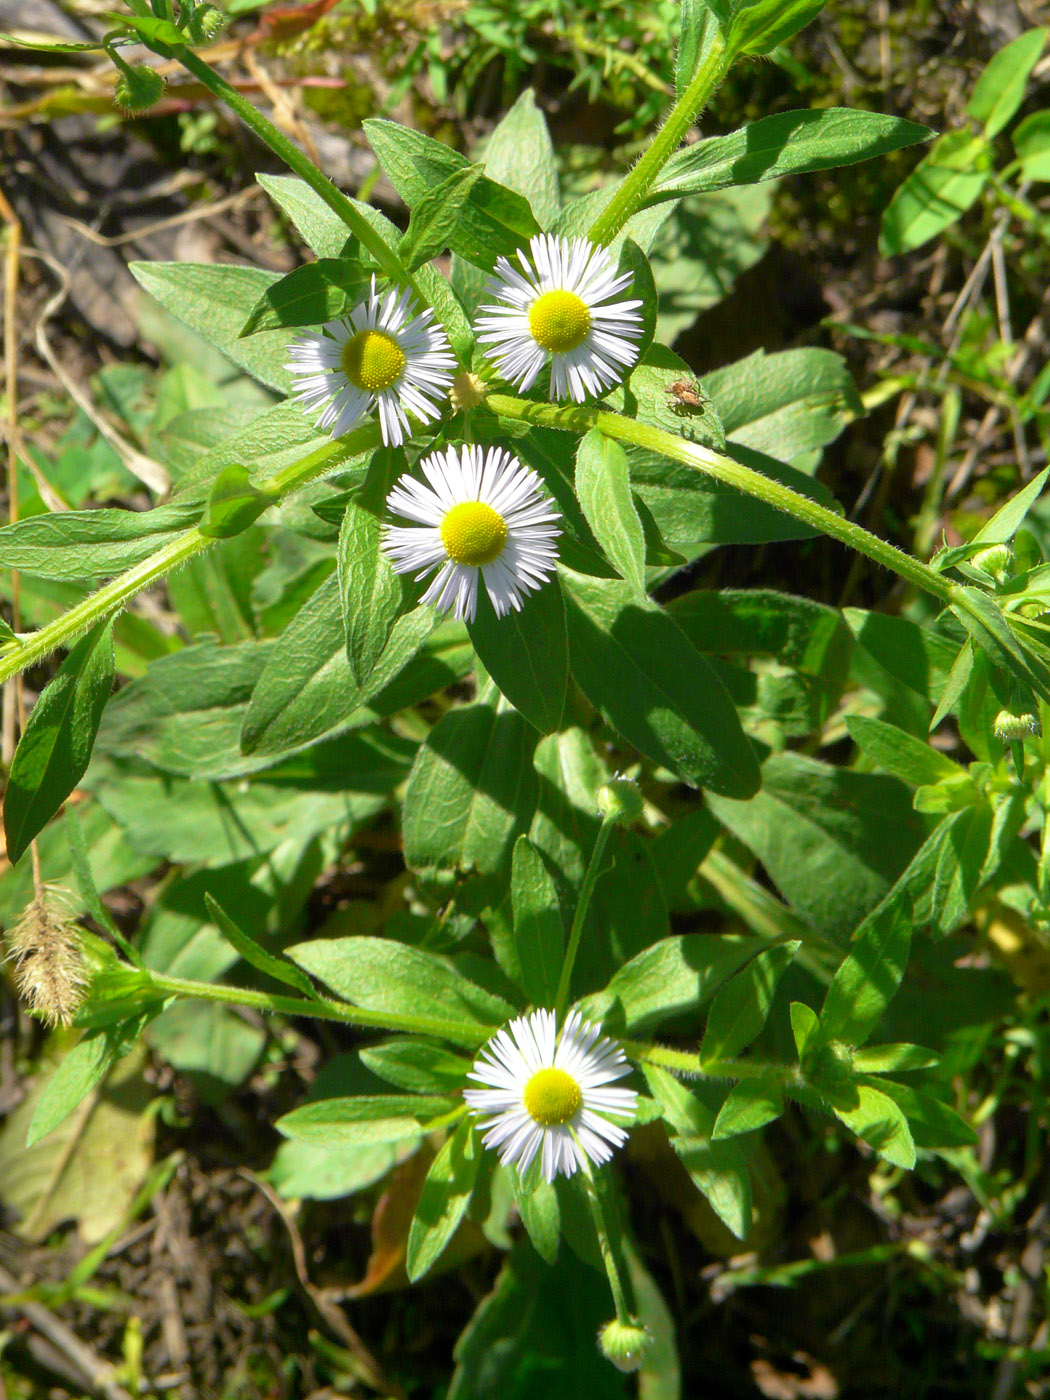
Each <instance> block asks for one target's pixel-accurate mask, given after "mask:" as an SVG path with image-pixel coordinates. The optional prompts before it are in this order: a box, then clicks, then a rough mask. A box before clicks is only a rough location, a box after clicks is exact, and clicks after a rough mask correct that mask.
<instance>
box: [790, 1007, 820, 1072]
mask: <svg viewBox="0 0 1050 1400" xmlns="http://www.w3.org/2000/svg"><path fill="white" fill-rule="evenodd" d="M788 1010H789V1014H790V1016H791V1033H792V1035H793V1036H794V1038H795V1049H796V1050H797V1051H798V1058H799V1061H800V1062H801V1061H802V1060H803V1059H804V1058H805V1054H806V1051H807V1050H808V1049H809V1047H810V1045H812V1044H813V1042H814V1040H816V1039H818V1038H819V1035H820V1017H819V1016H818V1015H817V1013H816V1012H815V1011H814V1010H813V1008H812V1007H811V1006H807V1005H806V1003H805V1002H804V1001H793V1002H792V1003H791V1006H790V1007H789V1008H788Z"/></svg>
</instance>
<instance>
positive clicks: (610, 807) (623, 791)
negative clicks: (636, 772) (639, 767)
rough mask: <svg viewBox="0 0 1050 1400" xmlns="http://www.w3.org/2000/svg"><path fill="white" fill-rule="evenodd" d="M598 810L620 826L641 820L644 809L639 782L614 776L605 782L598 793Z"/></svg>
mask: <svg viewBox="0 0 1050 1400" xmlns="http://www.w3.org/2000/svg"><path fill="white" fill-rule="evenodd" d="M596 800H597V803H598V811H599V812H600V813H601V814H602V816H603V817H605V818H607V819H608V820H609V821H614V822H616V823H617V824H618V825H619V826H631V825H632V824H633V823H634V822H636V821H639V820H640V818H641V815H642V812H643V810H644V803H643V802H642V794H641V792H640V791H639V790H638V784H637V783H632V782H631V780H630V778H613V779H611V780H610V781H609V782H607V783H603V784H602V785H601V787H600V788H599V789H598V792H597V794H596Z"/></svg>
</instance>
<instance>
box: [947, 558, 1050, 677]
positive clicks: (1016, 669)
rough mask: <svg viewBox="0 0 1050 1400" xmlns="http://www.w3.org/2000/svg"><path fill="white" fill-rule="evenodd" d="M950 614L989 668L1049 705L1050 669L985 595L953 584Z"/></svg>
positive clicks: (998, 607) (1030, 643) (1000, 609)
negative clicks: (991, 666)
mask: <svg viewBox="0 0 1050 1400" xmlns="http://www.w3.org/2000/svg"><path fill="white" fill-rule="evenodd" d="M950 606H951V610H952V612H953V613H954V614H955V616H956V617H957V618H958V619H959V621H960V622H961V623H962V625H963V626H964V627H965V628H966V630H967V632H969V634H970V636H971V637H972V638H973V640H974V642H975V643H976V644H977V646H978V647H980V649H981V650H982V651H983V652H984V653H985V654H986V655H987V657H988V659H989V660H990V661H991V662H992V664H993V665H994V666H995V667H997V668H998V669H999V670H1001V671H1003V672H1004V673H1005V674H1006V675H1007V676H1013V677H1014V678H1016V679H1017V680H1019V681H1021V683H1022V684H1023V685H1025V686H1030V687H1031V688H1032V689H1033V690H1035V692H1036V694H1038V695H1039V696H1041V697H1042V698H1043V699H1044V700H1046V701H1047V702H1050V665H1048V664H1047V662H1046V661H1045V660H1044V659H1043V658H1042V656H1040V655H1038V654H1037V653H1036V651H1035V649H1034V644H1033V643H1032V642H1030V641H1029V640H1028V639H1027V638H1025V639H1022V638H1021V636H1019V635H1018V634H1017V633H1016V632H1014V630H1013V629H1012V628H1011V626H1010V624H1009V622H1008V621H1007V620H1006V617H1005V615H1004V614H1003V611H1002V608H1001V607H1000V606H999V604H998V603H997V602H995V600H994V599H992V598H990V597H989V596H988V594H987V593H984V592H982V591H981V590H980V589H978V588H970V587H968V586H967V585H966V584H955V585H954V586H953V588H952V592H951V605H950Z"/></svg>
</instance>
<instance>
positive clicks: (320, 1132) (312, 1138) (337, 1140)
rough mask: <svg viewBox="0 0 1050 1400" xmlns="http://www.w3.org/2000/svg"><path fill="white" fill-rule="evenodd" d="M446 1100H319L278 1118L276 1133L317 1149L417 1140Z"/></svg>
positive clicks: (397, 1097) (377, 1097)
mask: <svg viewBox="0 0 1050 1400" xmlns="http://www.w3.org/2000/svg"><path fill="white" fill-rule="evenodd" d="M452 1107H453V1102H452V1100H451V1099H448V1098H438V1097H427V1096H426V1095H423V1094H371V1095H368V1094H361V1095H358V1096H357V1097H356V1098H352V1099H320V1100H318V1101H317V1102H316V1103H306V1104H303V1106H302V1107H301V1108H296V1109H294V1110H293V1111H292V1112H291V1113H286V1114H285V1115H284V1116H283V1118H278V1120H277V1122H276V1124H275V1126H276V1128H277V1131H278V1132H279V1133H283V1134H284V1136H285V1137H287V1138H292V1139H294V1140H295V1141H297V1142H314V1143H317V1144H318V1145H319V1146H321V1147H360V1146H365V1145H369V1146H371V1145H374V1144H376V1143H382V1142H401V1141H403V1140H404V1139H406V1138H414V1139H417V1140H418V1139H419V1138H421V1137H422V1136H423V1134H424V1132H425V1131H426V1122H427V1120H428V1119H432V1118H439V1117H441V1116H443V1115H444V1114H446V1113H448V1112H449V1110H450V1109H451V1108H452Z"/></svg>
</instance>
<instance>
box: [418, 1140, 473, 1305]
mask: <svg viewBox="0 0 1050 1400" xmlns="http://www.w3.org/2000/svg"><path fill="white" fill-rule="evenodd" d="M481 1157H482V1153H481V1150H480V1146H479V1144H478V1141H477V1139H476V1137H475V1134H474V1129H473V1125H472V1123H471V1122H470V1120H469V1119H465V1120H464V1121H463V1122H462V1123H460V1124H459V1126H458V1127H457V1128H456V1131H455V1132H454V1133H453V1134H452V1136H451V1137H450V1138H448V1139H447V1140H446V1142H445V1144H444V1146H443V1147H442V1149H441V1151H440V1152H439V1153H438V1155H437V1156H436V1157H435V1158H434V1161H433V1163H432V1164H431V1167H430V1170H429V1171H428V1172H427V1179H426V1181H424V1183H423V1190H422V1191H421V1193H420V1196H419V1204H418V1205H417V1206H416V1213H415V1215H414V1216H413V1217H412V1225H411V1228H410V1229H409V1232H408V1251H407V1255H406V1258H405V1272H406V1273H407V1274H408V1277H409V1280H410V1282H412V1283H415V1282H416V1281H417V1280H418V1279H421V1278H422V1277H423V1275H424V1274H426V1273H428V1272H429V1271H430V1269H432V1268H433V1266H434V1265H435V1264H436V1263H437V1261H438V1259H439V1257H440V1256H441V1254H442V1253H443V1252H444V1250H445V1248H446V1246H447V1245H448V1243H449V1241H450V1240H451V1239H452V1236H453V1235H454V1234H455V1233H456V1229H457V1228H458V1226H459V1223H460V1221H461V1220H462V1219H463V1217H464V1215H465V1214H466V1213H467V1206H469V1205H470V1197H471V1194H472V1193H473V1190H474V1182H475V1181H476V1180H477V1175H478V1169H479V1168H480V1166H481Z"/></svg>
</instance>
